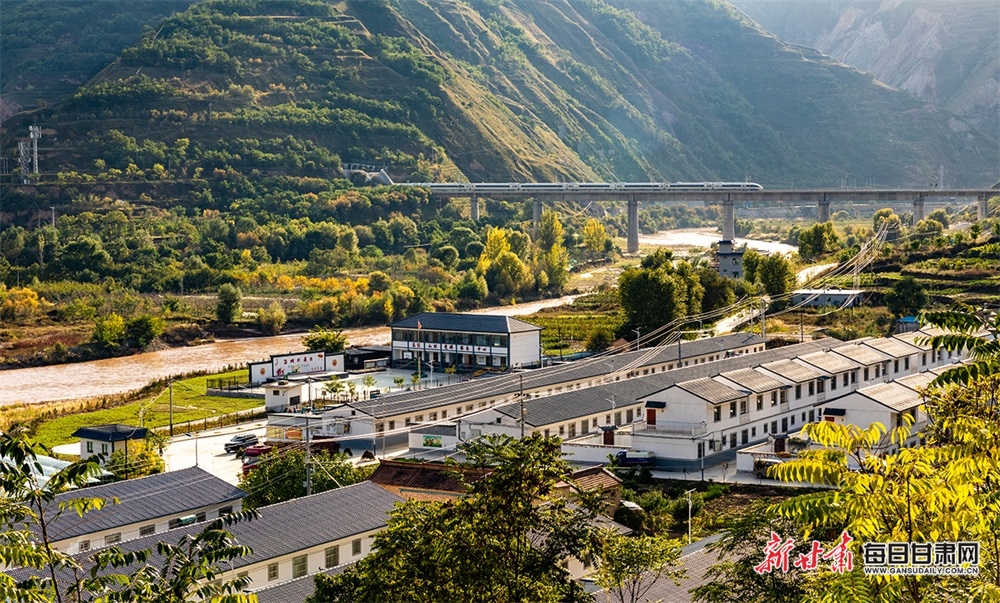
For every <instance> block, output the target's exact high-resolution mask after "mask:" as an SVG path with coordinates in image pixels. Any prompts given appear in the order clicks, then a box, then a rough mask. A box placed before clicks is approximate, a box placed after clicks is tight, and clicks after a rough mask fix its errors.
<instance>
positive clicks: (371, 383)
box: [361, 375, 378, 397]
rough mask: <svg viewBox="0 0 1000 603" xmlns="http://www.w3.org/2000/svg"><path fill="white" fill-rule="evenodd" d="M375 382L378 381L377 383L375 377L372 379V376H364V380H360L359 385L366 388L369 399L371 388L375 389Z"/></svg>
mask: <svg viewBox="0 0 1000 603" xmlns="http://www.w3.org/2000/svg"><path fill="white" fill-rule="evenodd" d="M377 382H378V381H377V380H376V379H375V377H374V376H372V375H365V376H364V378H363V379H361V383H362V384H363V385H364V386H365V388H366V389H367V390H368V396H369V397H371V390H372V388H373V387H375V384H376V383H377Z"/></svg>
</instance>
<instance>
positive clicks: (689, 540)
mask: <svg viewBox="0 0 1000 603" xmlns="http://www.w3.org/2000/svg"><path fill="white" fill-rule="evenodd" d="M692 492H694V489H693V488H692V489H691V490H688V491H687V492H685V493H684V494H687V497H688V544H691V493H692Z"/></svg>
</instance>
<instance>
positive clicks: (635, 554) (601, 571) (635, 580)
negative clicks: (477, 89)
mask: <svg viewBox="0 0 1000 603" xmlns="http://www.w3.org/2000/svg"><path fill="white" fill-rule="evenodd" d="M599 540H600V554H599V555H598V565H597V583H598V584H599V585H600V586H602V587H603V588H605V589H607V590H608V592H609V593H610V594H611V595H612V596H613V597H614V599H613V600H614V601H618V602H619V603H640V602H641V601H645V600H646V599H645V596H646V593H647V592H649V589H650V588H652V586H653V584H655V583H656V582H657V581H658V580H661V579H667V580H673V581H674V583H675V584H680V578H682V577H684V574H685V571H684V570H683V569H677V567H676V566H677V565H678V563H679V561H680V556H681V547H680V543H679V542H677V541H676V540H668V539H666V538H663V537H661V536H622V535H621V534H618V533H617V532H614V531H611V530H606V531H605V532H604V533H602V534H601V536H600V539H599Z"/></svg>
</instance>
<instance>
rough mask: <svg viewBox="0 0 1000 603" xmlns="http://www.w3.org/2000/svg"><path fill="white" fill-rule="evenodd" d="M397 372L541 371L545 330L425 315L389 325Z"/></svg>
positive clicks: (500, 320)
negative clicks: (534, 368)
mask: <svg viewBox="0 0 1000 603" xmlns="http://www.w3.org/2000/svg"><path fill="white" fill-rule="evenodd" d="M389 326H390V327H391V328H392V366H393V368H409V367H413V368H416V366H417V364H418V362H419V363H420V364H421V367H422V370H423V368H424V367H426V368H430V366H433V368H434V370H440V371H443V370H444V369H446V368H448V367H452V366H453V367H455V369H456V370H458V371H477V370H483V369H493V370H506V369H507V368H511V367H516V366H522V367H525V368H528V367H536V366H541V363H542V351H541V331H542V327H539V326H537V325H533V324H531V323H527V322H524V321H523V320H518V319H516V318H512V317H510V316H499V315H495V314H463V313H453V312H423V313H421V314H417V315H416V316H411V317H409V318H405V319H403V320H400V321H397V322H394V323H392V324H391V325H389Z"/></svg>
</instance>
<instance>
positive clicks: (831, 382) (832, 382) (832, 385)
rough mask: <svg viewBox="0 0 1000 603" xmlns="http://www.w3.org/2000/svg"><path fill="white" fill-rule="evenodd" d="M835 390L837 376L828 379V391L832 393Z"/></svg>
mask: <svg viewBox="0 0 1000 603" xmlns="http://www.w3.org/2000/svg"><path fill="white" fill-rule="evenodd" d="M835 389H837V376H836V375H834V376H833V378H832V379H830V391H833V390H835Z"/></svg>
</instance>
